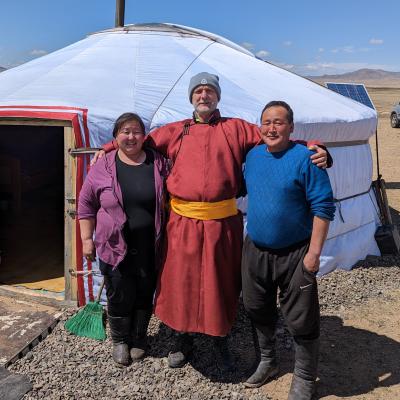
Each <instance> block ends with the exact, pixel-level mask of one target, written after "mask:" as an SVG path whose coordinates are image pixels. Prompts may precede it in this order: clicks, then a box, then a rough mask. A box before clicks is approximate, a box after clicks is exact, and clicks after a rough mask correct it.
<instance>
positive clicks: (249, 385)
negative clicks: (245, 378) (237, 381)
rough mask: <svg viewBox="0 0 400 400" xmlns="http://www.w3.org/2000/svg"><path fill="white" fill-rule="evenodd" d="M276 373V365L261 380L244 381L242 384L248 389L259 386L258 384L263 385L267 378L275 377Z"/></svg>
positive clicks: (277, 371) (277, 370) (277, 369)
mask: <svg viewBox="0 0 400 400" xmlns="http://www.w3.org/2000/svg"><path fill="white" fill-rule="evenodd" d="M278 373H279V368H278V367H276V368H275V369H273V370H272V371H271V372H270V373H269V374H268V375H267V376H266V378H265V379H263V380H262V381H261V382H257V383H249V382H244V383H243V384H244V386H245V387H246V388H248V389H254V388H259V387H260V386H262V385H264V384H265V383H266V382H267V381H268V380H273V379H275V378H276V377H277V375H278Z"/></svg>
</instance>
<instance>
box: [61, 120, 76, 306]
mask: <svg viewBox="0 0 400 400" xmlns="http://www.w3.org/2000/svg"><path fill="white" fill-rule="evenodd" d="M73 148H75V136H74V132H73V129H72V128H70V127H65V128H64V237H65V244H64V276H65V300H70V301H77V293H78V291H77V280H76V277H73V276H71V274H70V273H69V270H70V269H73V270H76V251H75V248H76V247H75V246H76V231H75V220H74V219H73V218H71V216H70V215H69V214H68V211H69V210H73V211H75V210H76V184H75V182H76V159H75V158H74V157H72V156H71V155H70V154H69V150H70V149H73Z"/></svg>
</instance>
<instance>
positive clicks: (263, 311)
mask: <svg viewBox="0 0 400 400" xmlns="http://www.w3.org/2000/svg"><path fill="white" fill-rule="evenodd" d="M308 247H309V240H307V241H304V242H301V243H297V244H295V245H292V246H290V247H286V248H284V249H278V250H276V249H266V248H259V247H257V246H256V245H255V244H254V243H253V242H252V240H251V239H250V238H249V236H247V237H246V239H245V242H244V245H243V255H242V291H243V303H244V307H245V309H246V311H247V313H248V315H249V317H250V319H251V320H252V322H253V323H254V324H255V326H256V327H257V328H259V329H261V330H264V329H267V330H268V331H274V330H275V325H276V321H277V318H278V314H277V292H278V288H279V303H280V307H281V311H282V314H283V317H284V319H285V322H286V325H287V327H288V330H289V332H290V333H291V334H292V335H293V336H301V337H306V338H309V339H315V338H317V337H319V328H320V311H319V301H318V286H317V281H316V278H315V275H314V274H312V273H310V272H308V271H307V270H305V268H304V264H303V259H304V256H305V255H306V253H307V251H308Z"/></svg>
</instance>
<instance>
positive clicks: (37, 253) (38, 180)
mask: <svg viewBox="0 0 400 400" xmlns="http://www.w3.org/2000/svg"><path fill="white" fill-rule="evenodd" d="M0 251H1V263H0V285H9V286H16V287H23V288H26V289H29V290H35V291H40V292H41V293H43V294H46V293H49V294H57V296H60V298H62V299H64V291H65V279H64V128H63V127H57V126H25V125H18V126H17V125H0Z"/></svg>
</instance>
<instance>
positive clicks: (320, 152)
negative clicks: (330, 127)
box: [96, 144, 328, 169]
mask: <svg viewBox="0 0 400 400" xmlns="http://www.w3.org/2000/svg"><path fill="white" fill-rule="evenodd" d="M308 149H309V150H314V151H316V153H315V154H313V155H312V156H311V161H312V163H313V164H315V165H316V166H317V167H319V168H323V169H325V168H326V167H327V166H328V153H327V151H326V150H325V149H323V148H322V147H319V146H317V145H316V144H314V145H312V146H309V147H308ZM96 154H97V153H96Z"/></svg>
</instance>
